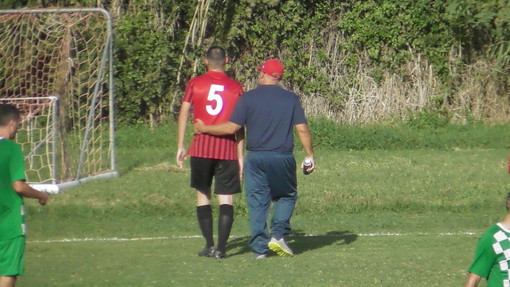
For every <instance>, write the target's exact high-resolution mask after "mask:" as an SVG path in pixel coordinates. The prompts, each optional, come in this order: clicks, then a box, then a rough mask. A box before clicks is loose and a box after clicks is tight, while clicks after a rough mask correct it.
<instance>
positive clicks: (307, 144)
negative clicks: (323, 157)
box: [295, 124, 315, 173]
mask: <svg viewBox="0 0 510 287" xmlns="http://www.w3.org/2000/svg"><path fill="white" fill-rule="evenodd" d="M295 128H296V131H297V134H298V137H299V141H300V142H301V145H302V146H303V149H304V150H305V153H306V158H307V159H310V160H311V161H312V165H311V166H310V167H309V168H307V171H308V172H309V173H310V172H312V171H313V170H314V169H315V160H314V158H313V142H312V135H311V134H310V130H309V129H308V125H307V124H299V125H296V126H295ZM301 167H303V164H301Z"/></svg>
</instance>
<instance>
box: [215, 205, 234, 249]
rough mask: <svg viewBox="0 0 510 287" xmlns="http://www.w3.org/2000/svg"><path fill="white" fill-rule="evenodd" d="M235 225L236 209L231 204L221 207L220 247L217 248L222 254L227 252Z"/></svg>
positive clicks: (219, 224) (219, 220) (219, 223)
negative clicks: (228, 241) (229, 238)
mask: <svg viewBox="0 0 510 287" xmlns="http://www.w3.org/2000/svg"><path fill="white" fill-rule="evenodd" d="M233 223H234V207H233V206H232V205H229V204H222V205H220V216H219V217H218V246H217V248H216V249H217V250H218V251H220V252H223V253H224V252H225V247H226V246H227V240H228V237H229V236H230V230H231V229H232V224H233Z"/></svg>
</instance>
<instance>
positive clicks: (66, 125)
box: [0, 8, 118, 193]
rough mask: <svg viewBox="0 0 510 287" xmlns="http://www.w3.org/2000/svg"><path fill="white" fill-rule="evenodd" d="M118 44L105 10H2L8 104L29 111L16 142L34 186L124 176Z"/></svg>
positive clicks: (0, 87) (3, 95) (2, 79)
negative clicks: (118, 137) (117, 108)
mask: <svg viewBox="0 0 510 287" xmlns="http://www.w3.org/2000/svg"><path fill="white" fill-rule="evenodd" d="M112 45H113V33H112V18H111V16H110V14H109V13H108V12H107V11H106V10H104V9H99V8H90V9H32V10H0V103H9V104H13V105H15V106H17V107H18V108H19V109H20V111H21V113H22V127H21V129H20V130H19V132H18V135H17V137H16V141H17V142H18V143H19V144H20V145H21V146H22V149H23V153H24V155H25V165H26V177H27V181H28V183H29V184H30V185H32V186H33V187H34V188H36V189H39V190H44V191H47V192H52V193H58V192H59V191H61V190H65V189H68V188H71V187H75V186H77V185H79V184H80V183H82V182H84V181H88V180H94V179H100V178H112V177H116V176H118V173H117V171H116V163H115V137H114V135H115V125H114V84H113V57H112V48H113V47H112Z"/></svg>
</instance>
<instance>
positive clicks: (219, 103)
mask: <svg viewBox="0 0 510 287" xmlns="http://www.w3.org/2000/svg"><path fill="white" fill-rule="evenodd" d="M223 90H225V87H224V86H222V85H211V88H210V89H209V95H207V100H209V101H215V102H216V107H215V108H213V106H212V105H207V106H205V109H206V110H207V112H208V113H209V114H210V115H212V116H216V115H217V114H219V113H220V112H221V110H222V109H223V98H222V97H221V96H220V95H218V94H216V92H223Z"/></svg>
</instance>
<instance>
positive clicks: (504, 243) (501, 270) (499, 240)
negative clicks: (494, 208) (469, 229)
mask: <svg viewBox="0 0 510 287" xmlns="http://www.w3.org/2000/svg"><path fill="white" fill-rule="evenodd" d="M509 265H510V230H508V229H506V228H505V227H504V226H503V225H502V224H501V223H498V224H495V225H493V226H491V227H490V228H489V230H487V232H485V234H484V235H483V236H482V237H481V238H480V240H479V241H478V245H477V247H476V252H475V259H474V260H473V264H472V265H471V267H470V268H469V272H470V273H474V274H477V275H479V276H481V277H484V278H486V279H487V286H488V287H510V276H509V270H510V268H509Z"/></svg>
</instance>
